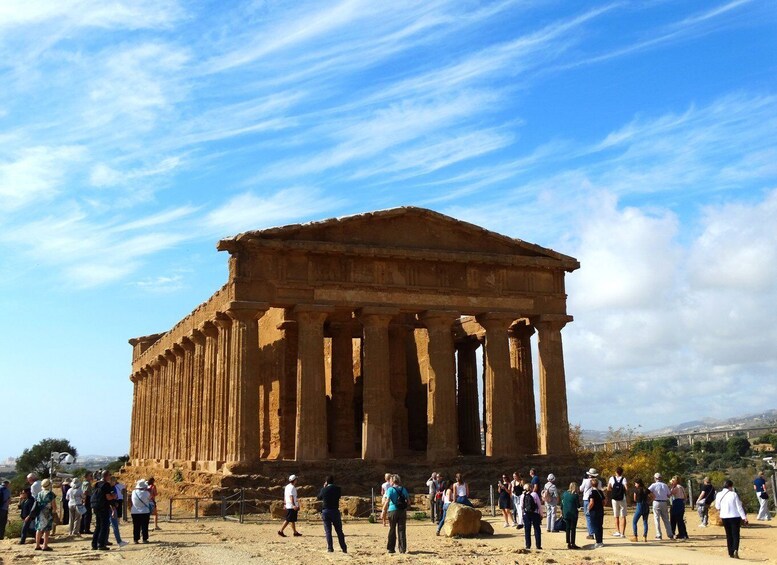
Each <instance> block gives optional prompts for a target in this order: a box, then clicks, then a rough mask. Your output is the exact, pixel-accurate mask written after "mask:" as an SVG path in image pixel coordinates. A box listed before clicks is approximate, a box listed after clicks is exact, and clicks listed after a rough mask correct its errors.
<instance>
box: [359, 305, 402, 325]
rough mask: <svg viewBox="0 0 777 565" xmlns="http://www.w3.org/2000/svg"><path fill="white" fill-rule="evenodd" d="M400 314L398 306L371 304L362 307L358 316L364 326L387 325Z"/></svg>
mask: <svg viewBox="0 0 777 565" xmlns="http://www.w3.org/2000/svg"><path fill="white" fill-rule="evenodd" d="M398 315H399V309H398V308H390V307H387V306H369V307H365V308H360V309H359V310H358V312H357V318H358V319H359V321H360V322H361V323H362V325H364V326H377V327H387V326H388V325H389V323H390V322H391V320H392V319H394V318H395V317H396V316H398Z"/></svg>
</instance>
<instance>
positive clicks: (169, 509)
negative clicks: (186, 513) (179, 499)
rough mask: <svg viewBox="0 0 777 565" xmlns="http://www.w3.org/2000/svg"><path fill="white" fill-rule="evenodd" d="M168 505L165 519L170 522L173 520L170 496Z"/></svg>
mask: <svg viewBox="0 0 777 565" xmlns="http://www.w3.org/2000/svg"><path fill="white" fill-rule="evenodd" d="M169 500H170V507H169V508H168V510H167V521H168V522H172V521H173V499H172V498H170V499H169Z"/></svg>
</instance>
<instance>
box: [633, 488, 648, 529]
mask: <svg viewBox="0 0 777 565" xmlns="http://www.w3.org/2000/svg"><path fill="white" fill-rule="evenodd" d="M633 498H634V504H635V505H636V506H635V508H634V518H633V519H632V520H631V525H632V526H633V528H634V535H633V536H632V537H631V541H639V537H638V533H637V531H638V529H639V528H638V526H639V521H640V520H642V539H643V540H645V541H647V533H648V514H650V491H649V490H648V489H647V487H646V486H645V481H643V480H642V479H635V480H634V493H633Z"/></svg>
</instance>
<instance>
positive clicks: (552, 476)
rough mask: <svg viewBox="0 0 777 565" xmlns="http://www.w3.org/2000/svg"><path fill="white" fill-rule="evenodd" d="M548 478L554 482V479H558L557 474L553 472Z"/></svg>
mask: <svg viewBox="0 0 777 565" xmlns="http://www.w3.org/2000/svg"><path fill="white" fill-rule="evenodd" d="M548 480H549V481H550V482H553V481H555V480H556V475H554V474H553V473H551V474H550V475H548Z"/></svg>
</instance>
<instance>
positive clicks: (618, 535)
mask: <svg viewBox="0 0 777 565" xmlns="http://www.w3.org/2000/svg"><path fill="white" fill-rule="evenodd" d="M612 537H614V538H620V537H623V536H621V533H620V532H614V533H613V534H612Z"/></svg>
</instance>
